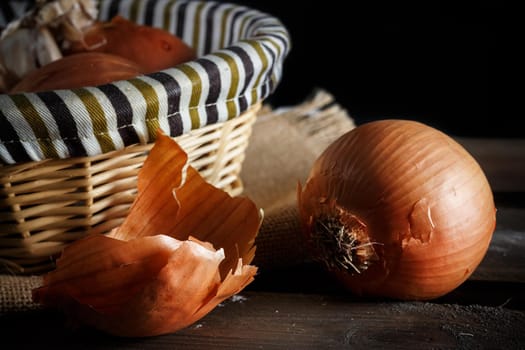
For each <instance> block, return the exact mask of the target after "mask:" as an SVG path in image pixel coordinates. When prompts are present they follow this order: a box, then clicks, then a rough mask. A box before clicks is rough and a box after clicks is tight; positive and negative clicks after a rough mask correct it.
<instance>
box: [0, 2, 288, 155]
mask: <svg viewBox="0 0 525 350" xmlns="http://www.w3.org/2000/svg"><path fill="white" fill-rule="evenodd" d="M25 8H26V7H24V5H21V3H20V1H13V2H10V3H9V2H8V3H6V2H2V5H1V6H0V26H3V25H5V23H6V22H8V21H9V20H11V19H12V18H13V17H16V16H17V15H20V14H21V13H22V12H23V11H24V9H25ZM117 14H120V15H122V16H124V17H126V18H129V19H131V20H133V21H135V22H136V23H139V24H146V25H151V26H155V27H160V28H163V29H167V30H169V31H170V32H171V33H173V34H175V35H177V36H179V37H181V38H182V39H183V40H184V41H185V42H187V43H188V44H190V45H191V46H193V47H194V48H195V49H196V50H197V53H198V58H197V59H195V60H193V61H191V62H187V63H184V64H181V65H178V66H176V67H172V68H169V69H166V70H163V71H160V72H156V73H153V74H148V75H142V76H138V77H136V78H133V79H129V80H123V81H117V82H114V83H112V84H107V85H102V86H98V87H85V88H78V89H70V90H55V91H46V92H40V93H24V94H16V95H6V94H3V95H0V162H3V163H4V164H14V163H19V162H25V161H38V160H43V159H48V158H69V157H78V156H94V155H97V154H102V153H106V152H109V151H112V150H116V149H121V148H123V147H125V146H128V145H132V144H136V143H150V142H152V141H154V137H155V135H156V132H157V130H158V129H159V128H160V129H161V130H162V131H163V132H164V133H166V134H168V135H170V136H173V137H175V136H179V135H182V134H184V133H187V132H189V131H190V130H192V129H197V128H200V127H203V126H205V125H209V124H213V123H220V122H223V121H226V120H228V119H230V118H235V117H237V116H239V115H240V114H242V112H244V111H245V110H246V109H248V108H249V107H250V106H251V105H253V104H255V103H257V102H259V101H262V100H264V99H265V98H266V97H268V96H269V95H270V94H271V93H272V92H273V91H274V90H275V88H276V86H277V84H278V82H279V80H280V78H281V74H282V65H283V61H284V59H285V57H286V56H287V54H288V51H289V48H290V39H289V34H288V31H287V30H286V28H285V27H284V26H283V25H282V23H281V22H280V21H279V20H278V19H277V18H275V17H273V16H271V15H269V14H266V13H263V12H260V11H258V10H255V9H251V8H248V7H244V6H239V5H235V4H229V3H219V2H213V1H196V0H158V1H155V0H142V1H141V0H101V1H100V2H99V18H100V19H102V20H108V19H111V18H112V17H113V16H115V15H117ZM2 21H3V22H4V23H2Z"/></svg>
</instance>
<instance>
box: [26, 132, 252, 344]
mask: <svg viewBox="0 0 525 350" xmlns="http://www.w3.org/2000/svg"><path fill="white" fill-rule="evenodd" d="M261 220H262V215H261V212H260V211H259V210H258V209H257V208H256V206H255V204H254V203H253V202H252V201H251V200H250V199H248V198H243V197H235V198H234V197H231V196H230V195H228V194H227V193H226V192H224V191H222V190H220V189H217V188H215V187H214V186H212V185H210V184H208V183H207V182H206V181H205V180H204V179H203V178H202V177H201V176H200V174H199V173H198V172H197V171H196V170H195V169H194V168H193V167H191V166H190V165H188V157H187V155H186V153H185V152H184V151H183V150H182V149H181V148H180V147H179V146H178V144H177V143H176V142H175V141H174V140H173V139H171V138H170V137H168V136H166V135H164V134H162V133H161V132H159V133H158V136H157V139H156V141H155V144H154V146H153V148H152V149H151V151H150V153H149V155H148V157H147V159H146V161H145V162H144V165H143V167H142V169H141V170H140V172H139V175H138V193H137V197H136V198H135V201H134V203H133V205H132V207H131V209H130V212H129V214H128V216H127V217H126V219H125V220H124V222H123V223H122V225H121V226H119V227H118V228H116V229H114V230H113V231H112V232H111V233H109V234H108V235H100V234H96V235H95V234H94V235H89V236H87V237H86V238H83V239H80V240H78V241H76V242H74V243H72V244H70V245H69V246H68V247H66V248H65V249H64V251H63V253H62V255H61V256H60V258H59V259H58V260H57V264H56V269H55V270H54V271H51V272H49V273H48V274H46V275H45V276H44V278H43V285H42V286H41V287H39V288H36V289H34V290H33V300H34V301H35V302H38V303H41V304H43V305H44V306H48V307H52V308H58V309H61V310H63V311H64V312H65V313H66V314H67V315H68V316H69V317H70V318H71V320H72V321H75V322H78V323H80V324H86V325H89V326H92V327H94V328H97V329H99V330H102V331H104V332H107V333H110V334H114V335H118V336H125V337H146V336H155V335H161V334H167V333H173V332H176V331H178V330H180V329H182V328H185V327H187V326H189V325H191V324H193V323H194V322H196V321H197V320H199V319H200V318H202V317H204V316H205V315H206V314H208V313H209V312H210V311H212V310H213V309H214V308H215V307H216V306H217V305H218V304H219V303H221V302H222V301H224V300H226V299H228V298H229V297H231V296H232V295H234V294H237V293H239V292H240V291H241V290H243V289H244V288H245V287H246V286H247V285H248V284H249V283H250V282H252V281H253V279H254V278H255V275H256V273H257V267H256V266H253V265H249V264H250V263H251V262H252V260H253V258H254V256H255V245H254V242H255V237H256V236H257V233H258V231H259V228H260V224H261Z"/></svg>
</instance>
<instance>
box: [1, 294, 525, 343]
mask: <svg viewBox="0 0 525 350" xmlns="http://www.w3.org/2000/svg"><path fill="white" fill-rule="evenodd" d="M0 327H1V329H3V330H6V329H9V332H5V331H4V332H3V333H4V334H3V335H2V341H3V344H14V343H16V344H17V347H21V348H28V347H29V346H31V345H33V346H35V345H37V346H38V348H48V347H49V348H51V347H53V348H56V347H57V345H59V344H61V345H63V346H67V347H69V348H72V347H73V346H74V348H75V349H88V348H89V349H93V348H96V349H106V348H126V349H175V348H176V349H210V348H213V349H255V348H264V349H340V348H355V347H357V348H388V349H418V350H419V349H421V348H422V346H424V347H430V348H439V349H473V348H481V347H483V348H493V349H496V348H497V349H518V348H520V347H523V346H525V333H524V332H523V330H524V329H525V314H524V313H523V312H518V311H515V310H509V309H506V308H504V307H484V306H476V305H470V306H459V305H450V304H438V303H427V302H370V301H368V302H367V301H365V302H356V301H355V300H354V299H352V298H348V297H346V296H337V295H324V296H323V295H317V294H309V295H307V294H291V293H262V292H245V293H242V294H241V295H240V296H238V297H237V298H236V299H233V300H229V301H227V302H225V303H223V304H222V305H221V306H220V307H218V308H216V309H215V310H213V311H212V313H210V314H209V315H208V316H206V317H204V318H203V319H201V320H200V321H198V322H197V323H195V324H194V325H192V326H190V327H189V328H187V329H184V330H181V331H179V332H176V333H174V334H169V335H165V336H159V337H152V338H144V339H119V338H115V337H111V336H107V335H104V334H101V333H99V332H95V331H92V330H88V329H83V328H79V329H76V330H75V329H71V328H68V327H67V326H66V325H65V323H64V321H63V319H62V318H61V317H60V316H59V315H56V314H50V313H44V312H40V313H35V314H33V315H23V314H17V315H12V316H10V317H3V318H1V319H0Z"/></svg>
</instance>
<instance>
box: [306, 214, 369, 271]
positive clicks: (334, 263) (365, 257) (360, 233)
mask: <svg viewBox="0 0 525 350" xmlns="http://www.w3.org/2000/svg"><path fill="white" fill-rule="evenodd" d="M311 241H312V244H313V245H314V247H315V249H316V250H317V251H318V260H320V261H321V262H322V263H324V264H325V265H326V266H327V267H328V268H329V269H337V270H342V271H345V272H347V273H349V274H352V275H354V274H360V273H362V272H363V271H365V270H366V269H368V268H369V267H370V266H371V265H372V264H373V263H374V262H375V261H377V260H378V256H377V254H376V251H375V249H374V245H376V244H379V243H376V242H371V241H370V238H369V237H368V229H367V226H366V224H365V223H363V222H362V221H361V220H359V219H358V218H357V217H356V216H354V215H350V214H347V213H344V212H343V211H339V213H336V214H322V215H320V216H319V217H317V218H315V219H314V220H313V223H312V230H311Z"/></svg>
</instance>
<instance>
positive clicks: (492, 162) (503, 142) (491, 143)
mask: <svg viewBox="0 0 525 350" xmlns="http://www.w3.org/2000/svg"><path fill="white" fill-rule="evenodd" d="M456 140H457V141H458V142H459V143H461V144H462V145H463V146H464V147H465V148H466V149H467V150H468V151H469V152H470V153H471V154H472V156H473V157H474V158H476V160H477V161H478V162H479V164H480V165H481V167H482V168H483V170H484V171H485V174H486V176H487V178H488V180H489V182H490V184H491V186H492V189H493V190H494V192H525V139H488V138H487V139H483V138H468V137H461V138H456Z"/></svg>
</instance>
